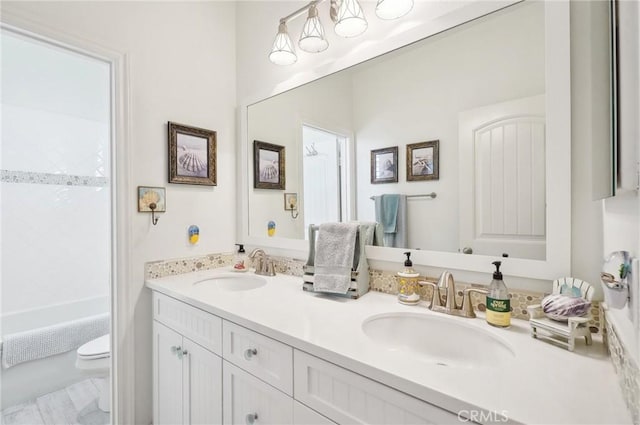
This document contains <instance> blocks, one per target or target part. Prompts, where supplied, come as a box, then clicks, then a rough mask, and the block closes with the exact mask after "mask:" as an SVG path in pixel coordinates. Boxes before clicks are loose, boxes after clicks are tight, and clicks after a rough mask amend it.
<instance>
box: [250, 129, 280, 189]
mask: <svg viewBox="0 0 640 425" xmlns="http://www.w3.org/2000/svg"><path fill="white" fill-rule="evenodd" d="M284 161H285V159H284V146H279V145H274V144H271V143H266V142H261V141H259V140H254V141H253V187H254V188H256V189H279V190H284V189H285V183H286V182H285V174H284V165H285V162H284Z"/></svg>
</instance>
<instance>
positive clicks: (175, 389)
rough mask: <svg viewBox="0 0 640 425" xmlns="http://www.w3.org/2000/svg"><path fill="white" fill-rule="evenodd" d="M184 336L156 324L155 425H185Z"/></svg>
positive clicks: (154, 359) (154, 328) (154, 370)
mask: <svg viewBox="0 0 640 425" xmlns="http://www.w3.org/2000/svg"><path fill="white" fill-rule="evenodd" d="M181 349H182V336H181V335H180V334H178V333H177V332H174V331H172V330H171V329H169V328H167V327H166V326H164V325H161V324H160V323H158V322H156V321H155V320H154V321H153V393H154V394H153V416H154V418H153V423H154V424H155V425H163V424H166V425H176V424H182V423H183V422H182V421H183V411H182V404H183V398H182V397H183V394H182V359H181V358H180V357H179V356H178V350H181Z"/></svg>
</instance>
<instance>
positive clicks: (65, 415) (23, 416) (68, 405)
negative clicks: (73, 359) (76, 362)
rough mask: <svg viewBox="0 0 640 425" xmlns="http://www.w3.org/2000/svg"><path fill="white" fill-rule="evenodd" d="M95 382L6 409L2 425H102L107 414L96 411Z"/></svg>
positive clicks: (83, 382) (96, 382) (96, 395)
mask: <svg viewBox="0 0 640 425" xmlns="http://www.w3.org/2000/svg"><path fill="white" fill-rule="evenodd" d="M97 385H98V381H97V380H96V379H86V380H84V381H81V382H78V383H76V384H73V385H70V386H68V387H67V388H64V389H62V390H58V391H54V392H52V393H49V394H45V395H42V396H40V397H38V398H36V399H35V400H30V401H28V402H26V403H22V404H18V405H16V406H11V407H7V408H6V409H4V410H3V411H2V412H1V417H2V425H13V424H18V425H66V424H69V425H76V424H78V425H106V424H108V423H109V414H108V413H105V412H103V411H102V410H100V409H98V386H97Z"/></svg>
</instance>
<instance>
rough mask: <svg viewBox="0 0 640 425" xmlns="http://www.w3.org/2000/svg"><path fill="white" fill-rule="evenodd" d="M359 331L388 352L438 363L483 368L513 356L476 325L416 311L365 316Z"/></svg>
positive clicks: (493, 337) (500, 362)
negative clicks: (406, 354)
mask: <svg viewBox="0 0 640 425" xmlns="http://www.w3.org/2000/svg"><path fill="white" fill-rule="evenodd" d="M362 330H363V331H364V333H365V334H366V335H367V336H368V337H369V338H370V339H372V340H373V341H375V342H376V343H378V344H379V345H381V346H383V347H385V348H386V349H387V350H389V351H398V352H408V353H413V354H416V355H418V356H420V357H423V358H424V359H425V360H427V361H430V362H433V363H435V364H438V365H441V366H452V367H463V368H479V367H481V368H485V367H494V366H500V365H504V363H505V362H506V361H509V360H511V359H513V358H514V357H515V355H514V352H513V350H512V349H511V348H510V347H509V346H508V345H507V344H506V343H505V342H503V341H502V340H501V339H500V338H498V337H497V336H495V335H493V334H491V332H488V331H486V330H484V329H480V328H478V327H477V326H472V325H467V324H463V323H459V322H456V321H454V320H451V319H449V318H440V317H434V316H431V315H425V314H416V313H388V314H380V315H376V316H372V317H369V318H368V319H366V320H365V321H364V322H363V323H362Z"/></svg>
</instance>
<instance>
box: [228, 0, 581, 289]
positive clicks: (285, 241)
mask: <svg viewBox="0 0 640 425" xmlns="http://www.w3.org/2000/svg"><path fill="white" fill-rule="evenodd" d="M503 7H504V5H503ZM501 8H502V7H500V8H497V9H494V10H493V11H489V12H495V11H497V10H498V9H501ZM489 12H485V13H483V14H479V15H477V16H466V17H465V18H464V20H462V21H460V22H456V23H453V22H452V24H451V27H454V26H457V25H459V24H461V23H464V22H468V21H470V20H473V19H475V18H478V17H480V16H483V15H484V14H486V13H489ZM432 35H433V34H432ZM415 41H418V40H417V39H416V40H412V41H411V42H415ZM406 44H408V43H405V45H406ZM394 49H395V47H394V48H391V49H387V50H385V51H384V52H375V54H373V55H371V56H370V57H369V58H368V59H371V58H373V57H376V56H377V55H378V54H381V53H387V52H389V51H392V50H394ZM570 54H571V50H570V6H569V1H567V0H563V1H557V2H556V1H554V2H545V108H546V152H545V155H546V167H547V169H546V171H547V179H546V196H547V217H546V235H547V247H546V260H545V261H541V260H528V259H521V258H509V261H508V263H507V264H506V265H505V267H504V272H505V274H506V275H509V276H518V277H523V278H529V279H543V280H553V279H556V278H558V277H561V276H570V274H571V67H570V65H571V59H570ZM345 68H346V67H343V68H340V69H335V70H331V72H327V73H325V74H324V75H318V76H315V77H316V78H314V79H313V80H310V81H315V80H317V79H319V78H322V77H324V76H327V75H329V74H331V73H333V72H336V71H339V70H341V69H345ZM310 81H308V82H310ZM305 83H307V82H305ZM291 88H295V87H286V88H282V89H281V90H278V91H274V92H273V93H271V94H270V95H269V96H267V97H264V96H262V98H259V97H257V96H256V98H255V100H254V99H251V101H250V102H244V103H243V104H242V105H241V107H240V109H239V111H238V112H239V122H240V129H239V130H240V137H239V153H240V155H238V157H237V161H238V163H237V165H238V176H239V178H238V191H239V193H240V194H241V196H240V197H239V205H238V206H239V209H240V212H241V214H239V222H238V223H237V230H238V239H239V241H240V242H242V243H244V244H246V245H249V246H259V247H264V248H269V249H270V250H271V251H272V252H271V253H274V254H278V255H284V256H289V257H293V258H299V259H305V258H306V256H307V253H308V242H307V241H306V240H301V239H289V238H278V237H274V238H268V237H255V236H251V235H250V234H249V219H248V211H249V191H250V190H251V187H250V185H249V179H248V176H249V161H248V153H249V152H248V142H247V135H248V107H249V106H250V105H251V104H253V103H256V102H259V101H261V100H265V99H266V98H268V97H272V96H275V95H277V94H280V93H283V92H284V91H286V90H289V89H291ZM292 118H293V117H292ZM550 212H551V213H550ZM406 250H407V249H402V248H386V247H377V246H367V258H368V259H369V260H370V261H373V262H375V263H377V264H381V263H382V264H381V265H382V267H380V268H382V269H386V268H388V267H385V266H384V263H389V262H390V260H389V259H394V260H397V259H398V258H401V257H402V256H401V255H399V253H401V252H402V251H406ZM411 252H412V253H413V256H412V260H413V262H414V265H417V266H427V267H436V268H447V269H453V270H464V271H469V272H482V273H487V272H489V271H490V270H491V266H490V264H491V262H492V261H494V260H495V259H496V258H495V257H494V256H487V255H475V254H474V255H465V254H460V253H454V252H442V251H427V250H411ZM398 261H400V260H397V261H393V265H395V266H397V263H398Z"/></svg>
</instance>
